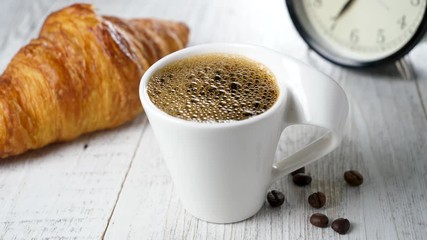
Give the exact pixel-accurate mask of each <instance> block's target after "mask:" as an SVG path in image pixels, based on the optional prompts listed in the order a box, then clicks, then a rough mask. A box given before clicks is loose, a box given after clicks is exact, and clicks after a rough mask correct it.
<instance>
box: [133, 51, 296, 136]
mask: <svg viewBox="0 0 427 240" xmlns="http://www.w3.org/2000/svg"><path fill="white" fill-rule="evenodd" d="M230 48H246V49H248V50H249V51H250V50H255V49H257V50H262V51H264V52H266V53H268V54H275V55H276V54H277V55H280V57H282V58H287V59H288V60H292V61H295V60H294V59H292V58H288V57H286V56H284V55H282V54H280V53H278V52H276V51H274V50H271V49H268V48H265V47H261V46H257V45H252V44H241V43H208V44H200V45H195V46H191V47H187V48H184V49H181V50H178V51H176V52H173V53H171V54H169V55H167V56H165V57H163V58H161V59H160V60H158V61H157V62H155V63H154V64H153V65H152V66H150V67H149V68H148V70H147V71H146V72H145V73H144V75H143V76H142V78H141V82H140V85H139V97H140V99H141V102H142V103H143V108H144V109H147V108H150V110H153V112H154V113H156V114H158V115H159V116H161V117H163V118H167V119H168V120H169V121H172V122H174V123H176V124H181V125H186V126H191V127H199V128H228V127H236V126H243V125H249V124H252V123H254V122H258V121H262V120H263V119H265V118H268V117H269V116H270V115H271V114H273V113H274V112H275V111H277V110H278V108H279V107H280V106H282V104H281V103H282V102H284V101H286V97H285V96H286V95H287V91H288V90H287V88H286V87H285V86H284V85H283V84H280V81H279V80H278V76H277V74H276V73H275V72H274V71H272V70H271V69H270V67H269V66H268V64H267V63H265V62H260V61H259V60H256V59H253V58H251V57H248V56H244V57H246V58H248V59H250V60H252V61H255V62H259V63H261V64H263V65H264V66H266V67H267V68H268V69H269V70H270V71H271V72H272V74H273V75H274V76H275V78H276V83H277V86H278V87H279V96H278V97H277V100H276V101H275V103H274V104H273V106H271V107H270V108H269V109H267V110H266V111H265V112H263V113H261V114H258V115H255V116H253V117H250V118H247V119H243V120H237V121H230V122H198V121H192V120H185V119H181V118H178V117H174V116H172V115H169V114H167V113H165V112H164V111H162V110H161V109H160V108H158V107H157V106H156V105H155V104H154V103H153V102H152V101H151V99H150V98H149V96H148V93H147V91H146V86H147V84H148V81H149V80H150V77H151V76H152V75H153V74H154V73H155V72H156V71H157V70H159V69H161V68H163V67H165V66H166V65H168V64H170V63H172V62H175V61H178V60H180V59H185V58H188V57H191V56H196V55H204V54H207V53H219V54H221V53H225V54H233V55H234V54H235V55H237V56H239V55H240V56H243V55H242V54H239V53H233V52H232V51H224V49H230ZM212 49H214V50H212ZM194 53H195V54H194Z"/></svg>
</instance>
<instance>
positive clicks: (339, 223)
mask: <svg viewBox="0 0 427 240" xmlns="http://www.w3.org/2000/svg"><path fill="white" fill-rule="evenodd" d="M331 227H332V229H334V231H335V232H337V233H339V234H346V233H347V231H348V230H349V229H350V221H348V219H346V218H338V219H336V220H335V221H333V222H332V225H331Z"/></svg>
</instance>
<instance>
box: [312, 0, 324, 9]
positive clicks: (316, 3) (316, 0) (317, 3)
mask: <svg viewBox="0 0 427 240" xmlns="http://www.w3.org/2000/svg"><path fill="white" fill-rule="evenodd" d="M322 4H323V2H322V0H313V7H315V8H320V7H321V6H322Z"/></svg>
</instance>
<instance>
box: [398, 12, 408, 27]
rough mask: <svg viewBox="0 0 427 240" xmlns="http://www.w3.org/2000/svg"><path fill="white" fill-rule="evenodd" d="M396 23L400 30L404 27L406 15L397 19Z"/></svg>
mask: <svg viewBox="0 0 427 240" xmlns="http://www.w3.org/2000/svg"><path fill="white" fill-rule="evenodd" d="M397 24H399V25H400V30H402V29H404V28H405V27H406V15H403V16H402V17H401V18H399V20H397Z"/></svg>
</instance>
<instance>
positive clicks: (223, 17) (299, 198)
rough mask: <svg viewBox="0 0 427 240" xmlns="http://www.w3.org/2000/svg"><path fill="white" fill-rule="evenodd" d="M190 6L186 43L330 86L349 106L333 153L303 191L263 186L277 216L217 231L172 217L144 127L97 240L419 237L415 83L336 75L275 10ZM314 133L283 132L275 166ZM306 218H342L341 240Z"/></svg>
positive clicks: (422, 122) (385, 73)
mask: <svg viewBox="0 0 427 240" xmlns="http://www.w3.org/2000/svg"><path fill="white" fill-rule="evenodd" d="M175 4H176V5H177V6H178V5H180V3H179V2H178V1H174V2H173V3H172V2H171V3H169V4H168V5H169V7H170V8H172V9H173V8H174V6H175ZM191 5H192V12H191V13H187V12H180V14H181V15H183V16H185V17H186V22H187V23H189V25H190V26H191V28H192V33H193V34H192V40H191V43H192V44H198V43H204V42H214V41H238V42H246V43H254V44H259V45H264V46H267V47H270V48H273V49H276V50H278V51H280V52H282V53H285V54H288V55H291V56H293V57H295V58H298V59H300V60H302V61H304V62H307V63H309V64H310V65H312V66H314V67H316V68H318V69H319V70H321V71H323V72H325V73H327V74H328V75H330V76H332V77H333V78H334V79H336V80H337V81H338V82H339V83H340V84H341V85H342V86H343V87H344V89H345V90H346V92H347V93H348V96H349V99H350V102H351V116H350V119H349V123H348V126H347V129H346V134H345V138H344V140H343V143H342V145H341V146H340V147H339V148H338V149H337V150H336V151H334V152H333V153H331V154H329V155H328V156H326V157H324V158H323V159H322V160H320V161H318V162H315V163H313V164H311V165H309V166H307V170H308V172H309V173H310V174H311V175H312V176H313V183H312V184H311V186H310V187H306V188H300V187H296V186H294V185H293V184H292V182H291V179H290V178H289V177H285V178H283V179H282V180H280V181H279V182H277V183H275V184H274V185H273V186H272V188H274V189H279V190H282V191H283V192H284V193H285V196H286V202H285V204H284V206H283V207H282V208H281V209H279V210H278V209H271V208H269V207H268V206H267V205H266V206H265V207H264V208H263V209H261V211H260V212H259V213H258V214H257V215H255V216H254V217H252V218H251V219H248V220H246V221H243V222H239V223H234V224H226V225H222V224H210V223H206V222H204V221H200V220H197V219H195V218H193V217H192V216H190V215H189V214H187V213H186V212H185V211H184V210H183V209H182V206H181V205H180V203H179V199H178V198H177V196H176V195H175V193H174V190H173V184H172V182H171V179H170V177H169V175H168V172H167V169H166V167H165V165H164V163H163V161H162V157H161V153H160V152H159V149H158V146H157V143H156V141H155V138H154V135H153V133H152V130H151V128H148V129H147V131H146V132H145V135H144V137H143V139H142V144H141V146H140V148H139V149H138V151H137V154H136V158H135V161H134V162H133V166H132V168H131V170H130V172H129V175H128V178H127V180H126V182H125V184H124V187H123V190H122V193H121V195H120V198H119V201H118V203H117V206H116V208H115V211H114V213H113V216H112V219H111V222H110V226H109V228H108V230H107V232H106V235H105V238H106V239H117V238H128V239H387V240H388V239H423V236H425V234H427V231H426V225H427V219H426V218H427V210H426V209H427V206H426V205H427V201H426V196H425V194H424V189H426V187H427V180H426V177H425V176H426V174H427V161H425V158H426V157H425V156H427V150H426V149H427V134H425V131H426V130H427V121H426V118H425V115H424V112H423V109H422V102H421V101H420V96H419V94H418V90H417V85H416V82H415V81H405V80H402V79H401V77H400V75H399V74H398V73H397V71H396V70H395V68H394V67H393V66H390V67H385V68H380V69H376V70H368V71H355V70H349V69H343V68H340V67H336V66H334V65H332V64H330V63H328V62H325V61H324V60H323V59H321V58H319V57H318V56H317V55H316V54H314V53H312V52H307V51H306V46H305V45H304V44H303V42H302V41H301V39H300V38H299V36H298V35H297V34H296V32H295V30H294V29H293V27H292V25H291V23H290V22H289V19H288V17H287V14H286V12H285V8H284V7H283V5H282V2H281V1H274V2H269V4H266V3H261V2H252V1H244V2H243V1H215V2H213V1H210V2H204V3H203V5H202V4H200V3H198V2H197V1H194V4H191ZM152 7H153V9H152V11H153V12H157V11H160V10H157V9H158V8H161V3H159V4H158V7H157V8H156V7H154V6H152ZM202 9H204V11H202ZM205 9H209V11H207V10H205ZM242 9H244V11H243V10H242ZM178 12H179V11H178ZM201 12H203V14H201ZM175 14H176V13H175ZM211 29H214V30H215V31H211ZM426 54H427V52H426V51H422V52H421V51H418V54H417V55H415V54H414V55H411V60H412V62H416V63H415V65H414V68H415V69H416V70H417V74H418V79H427V73H426V72H425V71H418V70H419V69H420V68H422V67H423V64H422V63H423V62H422V59H425V58H426V57H427V55H426ZM318 134H319V132H318V130H316V129H313V128H300V127H294V128H292V129H290V130H289V131H288V132H287V134H284V135H283V136H282V139H281V143H280V146H279V152H278V154H277V158H281V157H283V156H285V155H287V154H289V153H290V152H293V151H295V150H296V149H297V148H298V147H299V146H302V145H304V144H305V143H306V142H307V141H309V140H310V138H313V137H314V136H317V135H318ZM347 169H357V170H359V171H361V172H362V173H363V174H364V176H365V183H364V185H363V186H361V187H360V188H351V187H348V186H347V185H346V184H345V183H344V181H343V179H342V174H343V172H344V171H345V170H347ZM319 190H320V191H323V192H325V193H326V195H327V197H328V203H327V205H326V207H325V208H324V209H320V210H314V209H312V208H311V207H310V206H309V205H308V204H307V202H306V199H307V197H308V195H309V194H310V193H312V192H314V191H319ZM314 212H322V213H325V214H327V215H328V216H329V217H330V218H331V219H335V218H338V217H346V218H348V219H350V221H351V222H352V229H351V231H350V233H349V234H348V235H345V236H339V235H338V234H337V233H335V232H333V231H332V230H331V229H330V228H328V229H319V228H315V227H313V226H311V225H310V224H309V223H308V218H309V216H310V215H311V214H312V213H314Z"/></svg>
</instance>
